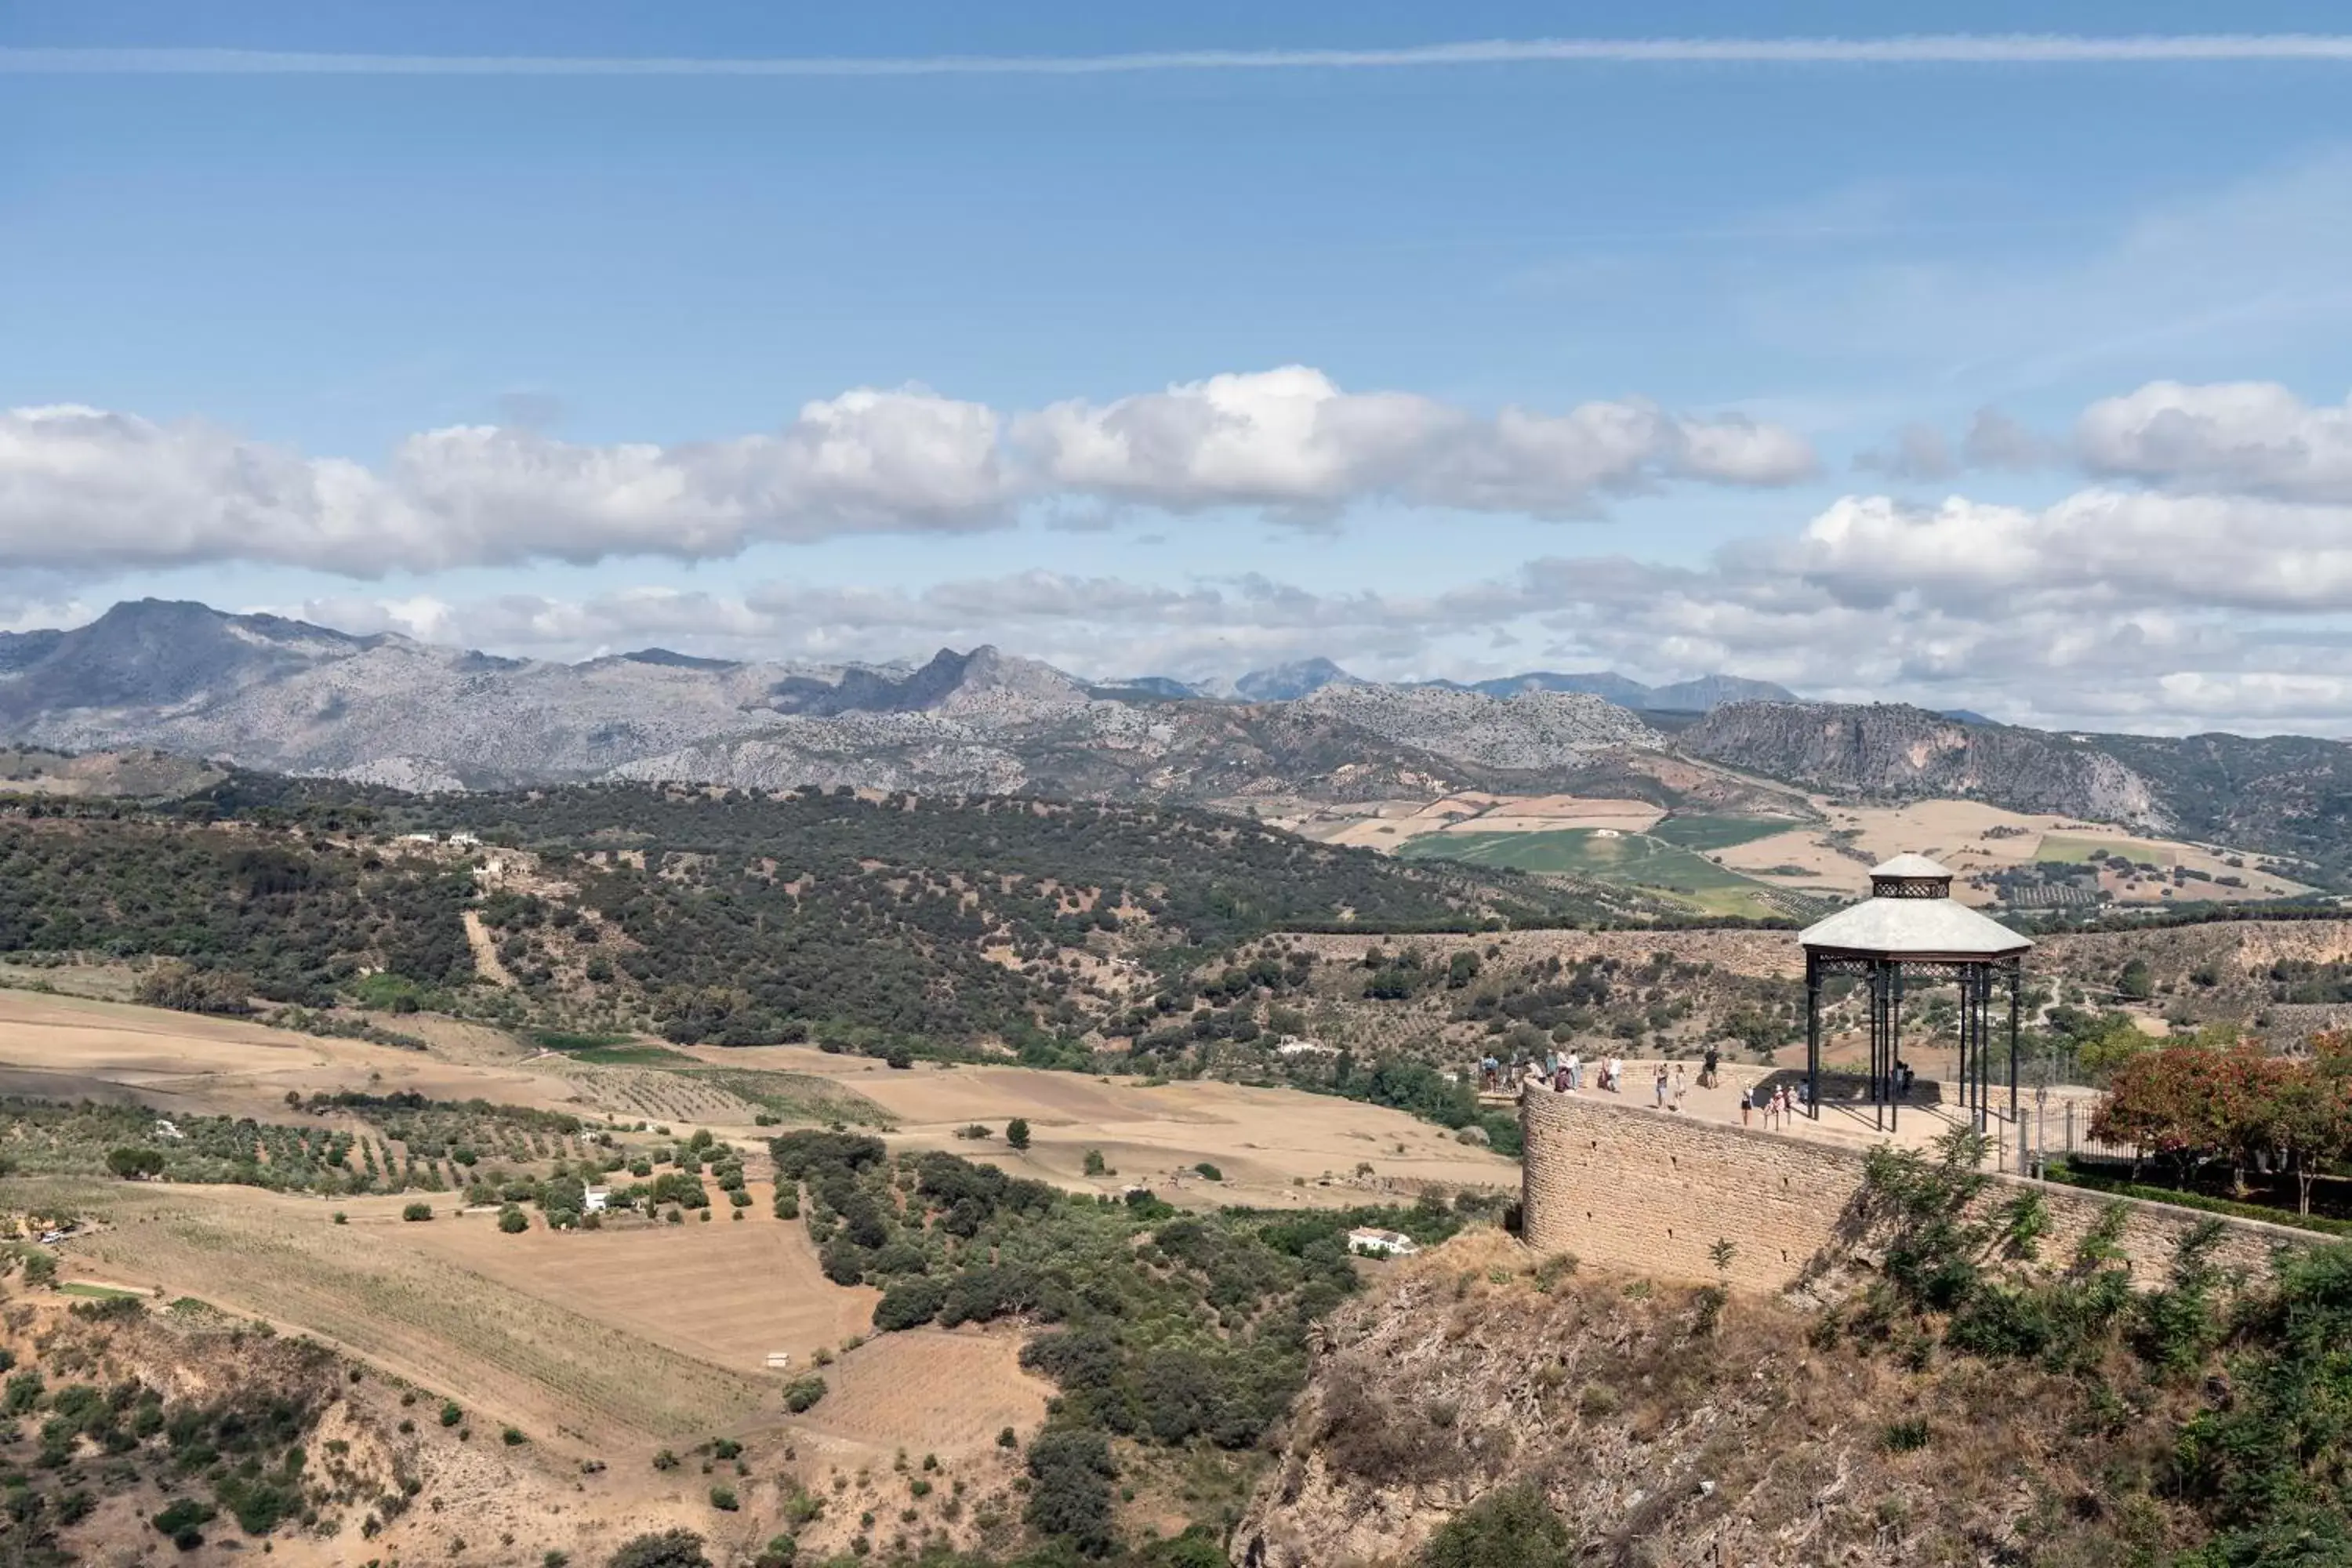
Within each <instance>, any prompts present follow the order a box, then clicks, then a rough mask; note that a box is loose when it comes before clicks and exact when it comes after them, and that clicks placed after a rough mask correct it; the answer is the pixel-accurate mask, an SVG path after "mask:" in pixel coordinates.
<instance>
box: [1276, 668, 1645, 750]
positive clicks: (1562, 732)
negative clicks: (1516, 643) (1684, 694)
mask: <svg viewBox="0 0 2352 1568" xmlns="http://www.w3.org/2000/svg"><path fill="white" fill-rule="evenodd" d="M1300 705H1301V706H1302V707H1305V708H1307V709H1309V710H1312V711H1314V712H1316V713H1318V714H1320V715H1323V716H1325V717H1328V718H1332V719H1339V720H1342V721H1346V722H1348V723H1350V724H1353V725H1356V726H1357V727H1359V728H1360V729H1364V730H1369V731H1371V732H1372V733H1373V734H1375V735H1379V736H1381V737H1382V738H1383V739H1386V740H1390V741H1394V742H1398V743H1400V744H1402V745H1407V746H1414V747H1418V748H1419V749H1420V750H1422V751H1424V752H1433V753H1434V754H1436V755H1438V756H1441V757H1452V758H1454V759H1455V760H1456V761H1459V762H1465V763H1476V764H1477V765H1479V766H1481V767H1490V768H1556V767H1559V766H1562V765H1564V764H1567V763H1573V762H1575V761H1576V760H1577V759H1578V758H1579V756H1580V754H1581V753H1583V752H1589V751H1593V750H1597V749H1600V748H1601V747H1605V746H1613V745H1619V744H1622V743H1625V742H1637V743H1651V744H1654V743H1656V742H1657V741H1658V736H1657V734H1656V732H1655V731H1653V730H1652V729H1651V728H1650V727H1649V726H1648V725H1646V724H1644V723H1643V722H1642V721H1641V720H1639V719H1637V718H1635V717H1634V716H1633V714H1632V713H1630V712H1628V711H1626V710H1624V709H1622V708H1619V707H1616V706H1615V705H1613V704H1612V703H1609V702H1604V701H1602V700H1601V699H1600V698H1598V697H1593V696H1590V695H1588V694H1586V693H1584V692H1580V691H1523V692H1520V693H1518V694H1517V695H1516V696H1512V697H1489V696H1487V695H1486V693H1484V692H1480V691H1448V690H1444V689H1440V688H1436V687H1425V686H1417V687H1405V686H1327V687H1325V688H1323V689H1321V690H1319V691H1318V692H1316V693H1315V695H1313V696H1312V697H1309V698H1307V699H1305V700H1303V702H1302V703H1301V704H1300Z"/></svg>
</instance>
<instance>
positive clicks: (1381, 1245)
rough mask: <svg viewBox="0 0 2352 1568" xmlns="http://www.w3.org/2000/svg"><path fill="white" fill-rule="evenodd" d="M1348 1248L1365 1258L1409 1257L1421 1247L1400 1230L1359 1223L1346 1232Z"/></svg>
mask: <svg viewBox="0 0 2352 1568" xmlns="http://www.w3.org/2000/svg"><path fill="white" fill-rule="evenodd" d="M1348 1250H1349V1252H1353V1253H1357V1254H1359V1255H1360V1256H1363V1257H1367V1258H1411V1257H1412V1255H1413V1254H1414V1253H1416V1252H1419V1251H1420V1250H1421V1247H1420V1244H1418V1243H1417V1242H1415V1241H1414V1240H1413V1239H1412V1237H1409V1236H1407V1235H1405V1234H1404V1233H1403V1232H1402V1231H1399V1230H1381V1229H1380V1228H1379V1227H1377V1226H1369V1225H1360V1226H1357V1227H1356V1228H1355V1229H1353V1230H1351V1231H1349V1233H1348Z"/></svg>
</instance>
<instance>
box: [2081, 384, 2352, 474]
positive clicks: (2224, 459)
mask: <svg viewBox="0 0 2352 1568" xmlns="http://www.w3.org/2000/svg"><path fill="white" fill-rule="evenodd" d="M2074 435H2075V444H2076V446H2077V447H2078V448H2079V449H2080V451H2081V454H2082V458H2083V461H2084V463H2085V464H2087V465H2088V466H2089V467H2091V468H2095V469H2097V470H2099V471H2101V472H2105V473H2109V474H2116V475H2125V476H2129V477H2131V478H2134V479H2147V480H2150V481H2152V482H2155V483H2158V484H2163V485H2168V486H2172V487H2176V488H2181V489H2191V488H2193V489H2223V490H2233V491H2241V492H2246V493H2252V494H2256V495H2269V496H2281V497H2285V498H2288V499H2291V500H2328V501H2347V502H2352V402H2347V403H2346V404H2342V405H2336V406H2334V407H2325V406H2323V407H2318V408H2314V407H2312V406H2310V405H2307V404H2305V402H2304V401H2303V399H2301V398H2300V397H2297V396H2296V395H2294V393H2292V392H2290V391H2288V390H2287V389H2286V388H2285V387H2284V386H2281V385H2279V384H2276V383H2275V382H2264V381H2241V382H2224V383H2220V384H2211V385H2205V386H2187V385H2183V384H2181V383H2179V382H2177V381H2157V382H2150V383H2149V384H2147V385H2146V386H2143V387H2141V388H2139V390H2137V392H2133V393H2130V394H2128V395H2125V396H2122V397H2110V398H2105V399H2103V400H2102V401H2100V402H2097V403H2095V404H2093V405H2091V406H2090V407H2089V408H2087V409H2085V410H2084V414H2083V417H2082V419H2081V420H2080V421H2079V422H2078V423H2077V425H2076V426H2075V432H2074Z"/></svg>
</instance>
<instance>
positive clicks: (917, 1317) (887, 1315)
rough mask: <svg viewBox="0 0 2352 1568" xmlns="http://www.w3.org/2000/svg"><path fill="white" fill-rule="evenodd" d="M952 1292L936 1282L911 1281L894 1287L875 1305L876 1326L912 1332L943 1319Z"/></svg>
mask: <svg viewBox="0 0 2352 1568" xmlns="http://www.w3.org/2000/svg"><path fill="white" fill-rule="evenodd" d="M947 1295H948V1288H947V1287H946V1286H945V1285H944V1284H941V1283H940V1281H939V1280H936V1279H908V1280H906V1281H904V1282H902V1283H900V1284H897V1285H893V1286H892V1287H890V1289H888V1290H887V1291H885V1292H883V1296H882V1300H879V1301H877V1302H876V1303H875V1304H874V1326H875V1327H876V1328H877V1329H881V1330H884V1331H891V1330H897V1329H911V1328H915V1327H917V1326H919V1325H920V1324H923V1323H928V1322H929V1321H931V1320H932V1319H934V1318H936V1317H938V1316H939V1315H940V1306H941V1305H942V1304H943V1303H944V1302H945V1301H946V1300H947Z"/></svg>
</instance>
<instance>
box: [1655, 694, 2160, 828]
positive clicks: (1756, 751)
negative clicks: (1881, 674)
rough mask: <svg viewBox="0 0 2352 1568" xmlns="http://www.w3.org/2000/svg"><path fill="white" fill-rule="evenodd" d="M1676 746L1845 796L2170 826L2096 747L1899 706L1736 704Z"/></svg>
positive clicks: (2151, 794)
mask: <svg viewBox="0 0 2352 1568" xmlns="http://www.w3.org/2000/svg"><path fill="white" fill-rule="evenodd" d="M1680 743H1681V745H1682V748H1683V750H1684V751H1685V752H1689V753H1690V754H1691V755H1693V756H1697V757H1704V758H1706V759H1708V760H1709V761H1713V762H1718V763H1727V764H1729V765H1731V766H1733V767H1738V768H1744V769H1746V770H1748V771H1749V772H1752V773H1763V774H1765V775H1767V776H1768V777H1771V778H1777V779H1786V780H1788V781H1789V782H1790V783H1792V784H1804V785H1807V786H1809V787H1811V788H1816V789H1824V790H1831V791H1834V792H1837V793H1841V794H1852V795H1873V796H1878V797H1882V798H1886V799H1895V800H1923V799H1930V798H1934V797H1937V796H1958V797H1961V798H1965V799H1971V800H1983V801H1989V802H1990V803H1991V804H1993V805H2002V806H2007V807H2009V808H2010V809H2011V810H2013V811H2033V812H2052V813H2055V814H2057V815H2059V816H2080V817H2087V818H2091V819H2093V820H2095V821H2101V822H2124V823H2130V824H2132V825H2133V826H2140V827H2146V828H2148V829H2150V830H2153V831H2158V832H2163V831H2168V830H2170V829H2171V828H2172V827H2173V826H2174V825H2175V824H2174V816H2173V814H2172V812H2171V811H2170V810H2169V809H2168V807H2167V805H2166V804H2165V803H2164V802H2163V801H2162V800H2161V799H2160V798H2159V796H2158V790H2157V789H2156V787H2155V786H2154V785H2153V784H2151V783H2150V782H2149V781H2148V780H2147V779H2146V778H2144V777H2142V776H2141V775H2140V774H2139V773H2137V772H2135V771H2134V770H2133V769H2131V768H2130V767H2128V766H2126V764H2125V763H2123V762H2121V761H2120V760H2118V759H2117V758H2116V757H2115V756H2114V755H2112V754H2110V753H2109V752H2106V751H2105V750H2103V749H2102V748H2101V747H2100V746H2099V745H2098V744H2097V743H2096V742H2095V741H2092V740H2089V739H2081V740H2078V739H2075V738H2074V737H2071V736H2065V735H2056V734H2050V733H2045V732H2044V731H2038V730H2021V729H2014V728H2011V727H2009V726H2006V725H1981V724H1969V723H1965V722H1962V721H1958V720H1954V719H1948V718H1946V717H1944V716H1943V715H1941V714H1937V713H1930V712H1928V711H1927V710H1925V709H1920V708H1909V707H1904V706H1901V705H1897V704H1893V703H1883V704H1872V705H1870V706H1867V707H1860V706H1841V705H1836V704H1830V703H1790V702H1736V703H1732V704H1730V705H1728V706H1727V707H1722V708H1717V709H1716V710H1714V711H1713V712H1711V713H1709V714H1708V715H1707V716H1706V718H1704V719H1702V720H1700V721H1698V722H1697V723H1696V724H1695V725H1693V726H1692V727H1691V728H1690V729H1688V730H1685V731H1683V733H1682V735H1681V737H1680Z"/></svg>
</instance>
